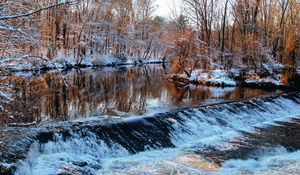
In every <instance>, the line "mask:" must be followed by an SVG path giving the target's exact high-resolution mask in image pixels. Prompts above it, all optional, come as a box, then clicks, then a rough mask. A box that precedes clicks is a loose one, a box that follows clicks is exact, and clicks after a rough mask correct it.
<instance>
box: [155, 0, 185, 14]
mask: <svg viewBox="0 0 300 175" xmlns="http://www.w3.org/2000/svg"><path fill="white" fill-rule="evenodd" d="M155 1H156V4H157V6H158V8H157V10H156V12H155V14H156V15H159V16H164V17H169V16H170V14H171V12H172V10H171V9H170V8H173V7H174V5H175V6H176V8H177V9H178V10H179V9H180V4H181V0H155Z"/></svg>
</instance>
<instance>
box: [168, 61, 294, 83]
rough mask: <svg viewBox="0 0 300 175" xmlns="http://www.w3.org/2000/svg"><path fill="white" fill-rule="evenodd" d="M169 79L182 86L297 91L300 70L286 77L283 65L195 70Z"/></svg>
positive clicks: (170, 76)
mask: <svg viewBox="0 0 300 175" xmlns="http://www.w3.org/2000/svg"><path fill="white" fill-rule="evenodd" d="M167 79H168V80H169V81H171V82H174V83H176V84H181V85H188V84H194V85H206V86H216V87H236V86H241V87H249V88H262V89H296V88H299V85H300V70H296V71H295V72H294V73H293V75H291V76H290V77H286V75H285V67H284V66H283V65H274V66H273V67H272V68H269V67H267V66H265V68H264V69H263V70H259V71H257V72H255V71H254V70H243V69H231V70H220V69H216V70H202V69H195V70H193V71H192V72H191V74H190V76H187V75H186V74H183V73H181V74H170V75H168V76H167Z"/></svg>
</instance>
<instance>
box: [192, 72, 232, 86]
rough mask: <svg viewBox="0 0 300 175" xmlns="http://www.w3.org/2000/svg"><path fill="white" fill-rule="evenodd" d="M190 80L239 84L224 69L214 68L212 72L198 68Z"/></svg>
mask: <svg viewBox="0 0 300 175" xmlns="http://www.w3.org/2000/svg"><path fill="white" fill-rule="evenodd" d="M189 81H191V82H198V83H200V84H209V85H214V86H236V85H237V83H236V82H235V81H234V80H233V79H231V78H229V76H228V73H227V72H226V71H224V70H212V71H210V72H205V71H204V70H200V69H196V70H194V71H192V73H191V77H190V78H189Z"/></svg>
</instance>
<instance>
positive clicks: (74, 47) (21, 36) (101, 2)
mask: <svg viewBox="0 0 300 175" xmlns="http://www.w3.org/2000/svg"><path fill="white" fill-rule="evenodd" d="M154 10H155V4H154V1H152V0H135V1H133V0H69V1H66V0H39V1H36V0H26V1H24V0H4V1H1V2H0V12H1V13H0V14H1V16H2V18H3V19H1V17H0V35H1V39H0V48H1V50H0V56H1V58H2V59H3V58H5V57H6V58H7V57H10V58H11V57H16V55H17V54H16V53H19V55H24V54H30V55H31V56H34V57H44V56H46V57H47V58H49V59H55V58H57V57H72V58H75V59H76V61H77V62H78V63H80V62H81V61H82V59H83V58H86V57H90V56H99V55H110V56H114V57H117V58H120V59H123V58H124V59H125V58H126V57H131V58H138V59H146V58H150V57H151V58H160V57H161V55H162V54H161V53H162V50H163V45H162V44H161V43H162V40H163V37H162V35H163V31H165V30H164V26H165V20H164V19H163V18H162V17H155V16H154V15H153V13H154ZM22 14H23V15H22ZM11 16H13V17H11ZM5 17H6V18H7V19H4V18H5ZM61 54H62V55H61Z"/></svg>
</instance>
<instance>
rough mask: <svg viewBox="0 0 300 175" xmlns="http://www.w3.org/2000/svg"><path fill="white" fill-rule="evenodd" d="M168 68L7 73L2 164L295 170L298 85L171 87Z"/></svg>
mask: <svg viewBox="0 0 300 175" xmlns="http://www.w3.org/2000/svg"><path fill="white" fill-rule="evenodd" d="M168 72H169V70H168V69H166V68H164V67H163V66H161V65H152V66H141V67H119V68H103V69H85V70H72V71H67V72H61V73H59V72H52V73H51V72H48V73H44V74H37V75H32V73H28V74H24V73H22V74H20V75H15V77H14V78H11V79H10V80H9V82H10V83H11V84H12V89H13V92H14V93H15V96H16V97H17V98H18V99H19V100H18V101H17V102H16V103H15V106H14V107H13V105H11V106H9V105H8V107H9V108H10V109H8V111H9V112H13V110H15V112H16V113H20V114H22V115H20V116H17V115H14V116H16V117H10V119H7V120H4V121H5V122H3V123H2V127H0V129H1V134H2V139H3V140H1V139H0V143H1V141H2V142H4V143H5V139H6V140H10V142H9V143H8V144H10V145H11V146H8V147H7V148H6V147H5V146H2V147H1V144H0V148H2V149H1V150H2V151H3V150H6V152H4V151H3V152H2V153H1V155H2V157H1V165H2V169H3V168H4V169H5V168H7V169H9V168H11V169H13V171H5V170H3V172H6V173H7V172H14V173H15V174H18V175H28V174H32V175H43V174H44V175H52V174H55V175H58V174H59V175H66V174H72V175H75V174H82V175H83V174H84V175H86V174H88V175H89V174H90V175H101V174H112V175H121V174H122V175H123V174H124V175H126V174H132V175H141V174H143V175H144V174H147V175H148V174H149V175H159V174H178V175H179V174H188V175H189V174H191V175H194V174H195V175H198V174H224V175H225V174H237V175H239V174H295V175H296V174H297V173H298V172H300V169H299V167H300V166H299V165H300V151H299V149H300V135H299V134H300V132H299V131H300V118H299V116H300V94H299V93H297V92H289V93H287V94H283V92H282V91H278V90H274V91H265V90H261V89H247V88H241V87H235V88H217V87H206V86H194V85H190V86H180V85H175V84H173V83H171V82H168V81H166V80H165V79H164V77H165V75H166V74H167V73H168ZM25 102H26V103H25ZM26 123H33V124H32V125H26ZM18 125H19V126H18ZM21 126H22V127H21ZM24 126H26V127H24ZM11 138H16V139H11ZM12 155H13V156H12Z"/></svg>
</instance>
